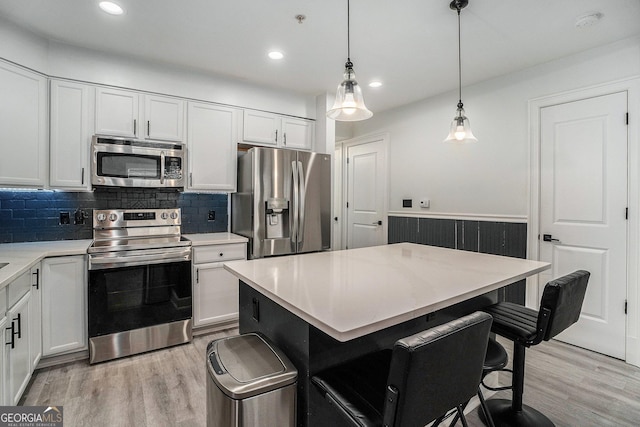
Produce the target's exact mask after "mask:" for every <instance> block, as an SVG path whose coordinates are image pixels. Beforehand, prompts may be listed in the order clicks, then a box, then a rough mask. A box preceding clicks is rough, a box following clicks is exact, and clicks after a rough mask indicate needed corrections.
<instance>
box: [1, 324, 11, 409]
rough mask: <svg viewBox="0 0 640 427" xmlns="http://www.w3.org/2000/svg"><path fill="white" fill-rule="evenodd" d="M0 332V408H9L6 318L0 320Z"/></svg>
mask: <svg viewBox="0 0 640 427" xmlns="http://www.w3.org/2000/svg"><path fill="white" fill-rule="evenodd" d="M0 331H2V335H0V345H2V348H0V406H10V405H11V404H10V403H9V402H7V394H6V390H7V383H8V378H9V363H8V361H9V346H8V345H6V343H7V340H6V338H7V333H8V332H7V318H6V317H2V318H0Z"/></svg>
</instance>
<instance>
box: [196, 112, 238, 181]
mask: <svg viewBox="0 0 640 427" xmlns="http://www.w3.org/2000/svg"><path fill="white" fill-rule="evenodd" d="M238 115H239V110H237V109H234V108H228V107H222V106H218V105H215V104H206V103H196V102H189V106H188V132H187V151H188V156H189V160H188V168H189V182H188V185H187V188H188V189H190V190H212V191H235V190H236V165H237V143H238Z"/></svg>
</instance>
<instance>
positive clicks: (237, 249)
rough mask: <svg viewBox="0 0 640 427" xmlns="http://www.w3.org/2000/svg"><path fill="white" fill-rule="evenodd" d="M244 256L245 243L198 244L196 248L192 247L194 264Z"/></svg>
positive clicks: (245, 253) (245, 251)
mask: <svg viewBox="0 0 640 427" xmlns="http://www.w3.org/2000/svg"><path fill="white" fill-rule="evenodd" d="M246 256H247V249H246V244H245V243H232V244H227V245H211V246H200V247H197V248H193V263H194V264H204V263H207V262H220V261H229V260H233V259H245V257H246Z"/></svg>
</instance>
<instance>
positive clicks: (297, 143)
mask: <svg viewBox="0 0 640 427" xmlns="http://www.w3.org/2000/svg"><path fill="white" fill-rule="evenodd" d="M313 132H314V126H313V122H312V121H310V120H304V119H296V118H293V117H283V118H282V145H283V146H284V147H286V148H291V149H295V150H311V148H312V146H313Z"/></svg>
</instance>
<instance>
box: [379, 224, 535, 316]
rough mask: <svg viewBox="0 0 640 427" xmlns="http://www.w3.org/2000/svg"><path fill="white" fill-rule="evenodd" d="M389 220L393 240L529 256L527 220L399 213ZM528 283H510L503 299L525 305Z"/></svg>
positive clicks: (522, 256) (512, 255) (497, 253)
mask: <svg viewBox="0 0 640 427" xmlns="http://www.w3.org/2000/svg"><path fill="white" fill-rule="evenodd" d="M388 220H389V233H388V234H389V235H388V242H389V243H400V242H410V243H420V244H423V245H430V246H440V247H445V248H451V249H460V250H465V251H472V252H480V253H486V254H493V255H504V256H510V257H515V258H526V256H527V224H526V223H511V222H495V221H469V220H455V219H439V218H413V217H397V216H390V217H388ZM525 283H526V282H525V281H524V280H521V281H519V282H516V283H514V284H512V285H509V286H507V287H506V288H505V289H504V290H503V292H502V295H501V297H502V299H504V300H506V301H511V302H515V303H518V304H524V302H525V290H526V287H525Z"/></svg>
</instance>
